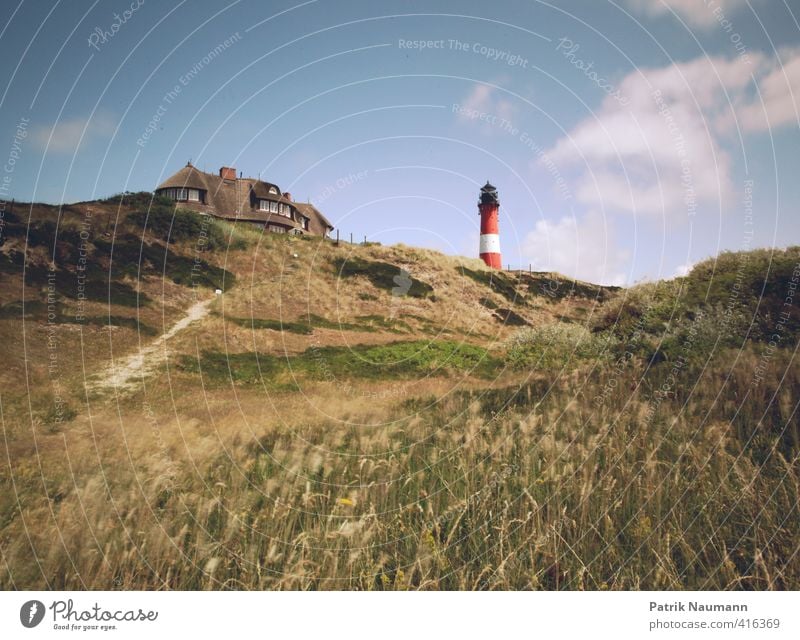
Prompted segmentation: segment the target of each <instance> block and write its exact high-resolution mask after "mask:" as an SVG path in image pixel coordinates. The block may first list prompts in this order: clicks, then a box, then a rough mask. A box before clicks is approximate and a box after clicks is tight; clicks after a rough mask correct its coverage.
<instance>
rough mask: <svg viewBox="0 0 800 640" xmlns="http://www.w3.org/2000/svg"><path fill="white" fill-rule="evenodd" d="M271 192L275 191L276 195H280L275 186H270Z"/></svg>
mask: <svg viewBox="0 0 800 640" xmlns="http://www.w3.org/2000/svg"><path fill="white" fill-rule="evenodd" d="M269 192H270V193H274V194H275V195H278V190H277V189H276V188H275V187H270V188H269Z"/></svg>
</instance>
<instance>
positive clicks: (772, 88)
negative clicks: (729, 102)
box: [736, 50, 800, 131]
mask: <svg viewBox="0 0 800 640" xmlns="http://www.w3.org/2000/svg"><path fill="white" fill-rule="evenodd" d="M758 71H759V73H760V74H761V76H762V77H761V78H760V79H759V80H758V90H759V91H758V93H760V97H759V95H757V94H755V95H753V96H752V97H751V99H750V101H742V103H741V104H740V105H739V106H738V108H737V109H736V118H737V120H738V122H739V126H740V127H742V128H743V129H744V130H746V131H766V130H768V129H770V128H776V127H780V126H784V125H787V124H794V125H795V126H797V125H798V124H800V120H799V119H798V112H800V50H789V51H784V52H782V54H781V60H780V61H779V60H778V59H777V58H773V59H771V60H766V59H762V61H761V64H760V68H759V70H758ZM762 101H763V104H762Z"/></svg>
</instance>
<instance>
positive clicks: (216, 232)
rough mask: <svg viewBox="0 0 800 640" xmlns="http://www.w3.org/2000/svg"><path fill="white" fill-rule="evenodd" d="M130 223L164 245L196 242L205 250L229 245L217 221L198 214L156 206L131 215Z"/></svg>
mask: <svg viewBox="0 0 800 640" xmlns="http://www.w3.org/2000/svg"><path fill="white" fill-rule="evenodd" d="M128 222H129V223H131V224H133V225H134V226H135V227H137V228H139V229H142V230H146V231H149V232H150V234H151V236H153V237H155V238H157V239H159V240H163V241H164V242H172V243H174V242H183V241H187V242H193V243H195V244H196V245H197V246H198V247H199V248H201V249H204V250H205V249H207V250H212V251H213V250H215V249H224V248H225V247H226V246H227V245H228V242H227V238H226V236H225V233H224V232H223V231H222V229H221V227H220V225H219V224H218V223H217V221H216V220H214V219H213V218H211V217H209V216H204V215H202V214H199V213H196V212H195V211H188V210H186V209H175V210H174V211H173V210H172V209H171V208H170V207H166V206H163V205H155V206H153V207H151V208H150V209H144V210H142V209H140V210H137V211H134V212H132V213H130V214H128Z"/></svg>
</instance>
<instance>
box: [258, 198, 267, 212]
mask: <svg viewBox="0 0 800 640" xmlns="http://www.w3.org/2000/svg"><path fill="white" fill-rule="evenodd" d="M258 210H259V211H269V200H259V201H258Z"/></svg>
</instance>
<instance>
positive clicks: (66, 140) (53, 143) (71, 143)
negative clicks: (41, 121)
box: [33, 114, 116, 153]
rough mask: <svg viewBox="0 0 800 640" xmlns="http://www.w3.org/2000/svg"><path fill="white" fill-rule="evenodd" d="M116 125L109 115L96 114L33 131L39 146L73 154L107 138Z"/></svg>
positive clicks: (53, 151) (48, 149) (52, 151)
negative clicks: (95, 141)
mask: <svg viewBox="0 0 800 640" xmlns="http://www.w3.org/2000/svg"><path fill="white" fill-rule="evenodd" d="M115 127H116V125H115V123H114V120H113V118H111V116H110V115H108V114H95V116H94V117H93V118H92V119H91V120H90V119H88V118H71V119H69V120H59V121H58V122H56V123H54V124H52V125H48V126H40V127H37V128H35V129H34V130H33V139H34V140H35V141H36V143H37V144H38V146H39V147H40V148H42V149H46V150H47V151H48V152H51V153H72V152H75V151H77V150H78V148H79V147H80V146H83V145H85V144H87V143H88V142H89V141H90V140H92V139H94V138H105V137H108V136H109V135H111V134H112V133H113V132H114V129H115Z"/></svg>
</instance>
